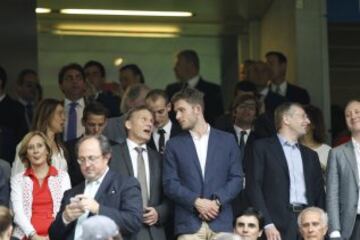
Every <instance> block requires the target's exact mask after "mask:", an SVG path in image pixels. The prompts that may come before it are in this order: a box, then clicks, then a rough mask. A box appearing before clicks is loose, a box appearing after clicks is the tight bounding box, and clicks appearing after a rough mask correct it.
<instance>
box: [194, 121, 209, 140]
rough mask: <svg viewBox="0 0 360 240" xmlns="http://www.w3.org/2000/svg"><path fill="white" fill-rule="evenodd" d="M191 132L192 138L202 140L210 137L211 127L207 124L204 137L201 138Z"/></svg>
mask: <svg viewBox="0 0 360 240" xmlns="http://www.w3.org/2000/svg"><path fill="white" fill-rule="evenodd" d="M189 132H190V134H191V137H192V138H195V139H200V138H202V137H205V136H209V135H210V125H209V124H207V128H206V132H205V133H204V134H203V135H201V136H200V137H199V136H198V134H197V133H195V132H194V131H191V130H189Z"/></svg>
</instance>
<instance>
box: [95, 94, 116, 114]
mask: <svg viewBox="0 0 360 240" xmlns="http://www.w3.org/2000/svg"><path fill="white" fill-rule="evenodd" d="M95 100H96V101H97V102H99V103H101V104H102V105H103V106H104V107H106V108H107V110H108V111H109V116H108V117H109V118H111V117H118V116H120V115H121V114H120V98H119V97H117V96H115V95H113V94H112V93H111V92H101V93H100V94H99V95H98V97H97V98H96V99H95Z"/></svg>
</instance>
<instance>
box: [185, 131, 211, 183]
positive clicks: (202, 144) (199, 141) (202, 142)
mask: <svg viewBox="0 0 360 240" xmlns="http://www.w3.org/2000/svg"><path fill="white" fill-rule="evenodd" d="M190 134H191V137H192V139H193V141H194V145H195V149H196V153H197V156H198V159H199V162H200V167H201V173H202V176H203V178H205V166H206V158H207V151H208V145H209V136H210V126H209V124H208V125H207V129H206V132H205V133H204V134H203V135H202V136H200V137H199V135H198V134H197V133H195V132H193V131H190Z"/></svg>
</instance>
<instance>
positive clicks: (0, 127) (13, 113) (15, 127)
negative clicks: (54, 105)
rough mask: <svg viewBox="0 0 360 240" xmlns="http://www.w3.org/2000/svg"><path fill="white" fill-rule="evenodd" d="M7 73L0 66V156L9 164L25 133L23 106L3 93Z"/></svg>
mask: <svg viewBox="0 0 360 240" xmlns="http://www.w3.org/2000/svg"><path fill="white" fill-rule="evenodd" d="M6 83H7V74H6V71H5V69H3V68H2V67H1V66H0V158H2V159H4V160H6V161H7V162H9V163H10V164H11V163H12V162H13V161H14V157H15V148H16V145H17V144H18V142H20V140H21V139H22V137H23V136H24V135H25V134H26V133H27V125H26V121H25V118H24V115H23V114H24V110H23V106H22V105H21V104H20V103H18V102H17V101H15V100H13V99H12V98H11V97H10V96H9V95H7V94H6V93H5V87H6Z"/></svg>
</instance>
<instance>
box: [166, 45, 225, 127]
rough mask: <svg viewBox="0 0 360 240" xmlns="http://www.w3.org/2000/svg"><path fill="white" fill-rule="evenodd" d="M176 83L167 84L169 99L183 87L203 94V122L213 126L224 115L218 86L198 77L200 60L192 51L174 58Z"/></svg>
mask: <svg viewBox="0 0 360 240" xmlns="http://www.w3.org/2000/svg"><path fill="white" fill-rule="evenodd" d="M174 72H175V75H176V78H177V79H178V80H179V82H177V83H172V84H169V85H168V86H167V87H166V93H167V95H168V96H169V98H171V97H172V96H173V95H174V94H175V93H176V92H178V91H180V90H181V89H183V88H185V87H189V88H195V89H197V90H199V91H200V92H202V93H204V116H205V120H206V121H207V122H209V123H210V124H213V123H214V122H215V120H216V118H217V117H219V116H220V115H221V114H223V113H224V106H223V98H222V94H221V88H220V86H219V85H217V84H214V83H210V82H208V81H206V80H204V79H203V78H202V77H201V76H200V60H199V57H198V54H197V53H196V52H195V51H194V50H189V49H187V50H182V51H181V52H179V53H178V54H177V56H176V63H175V67H174Z"/></svg>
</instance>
